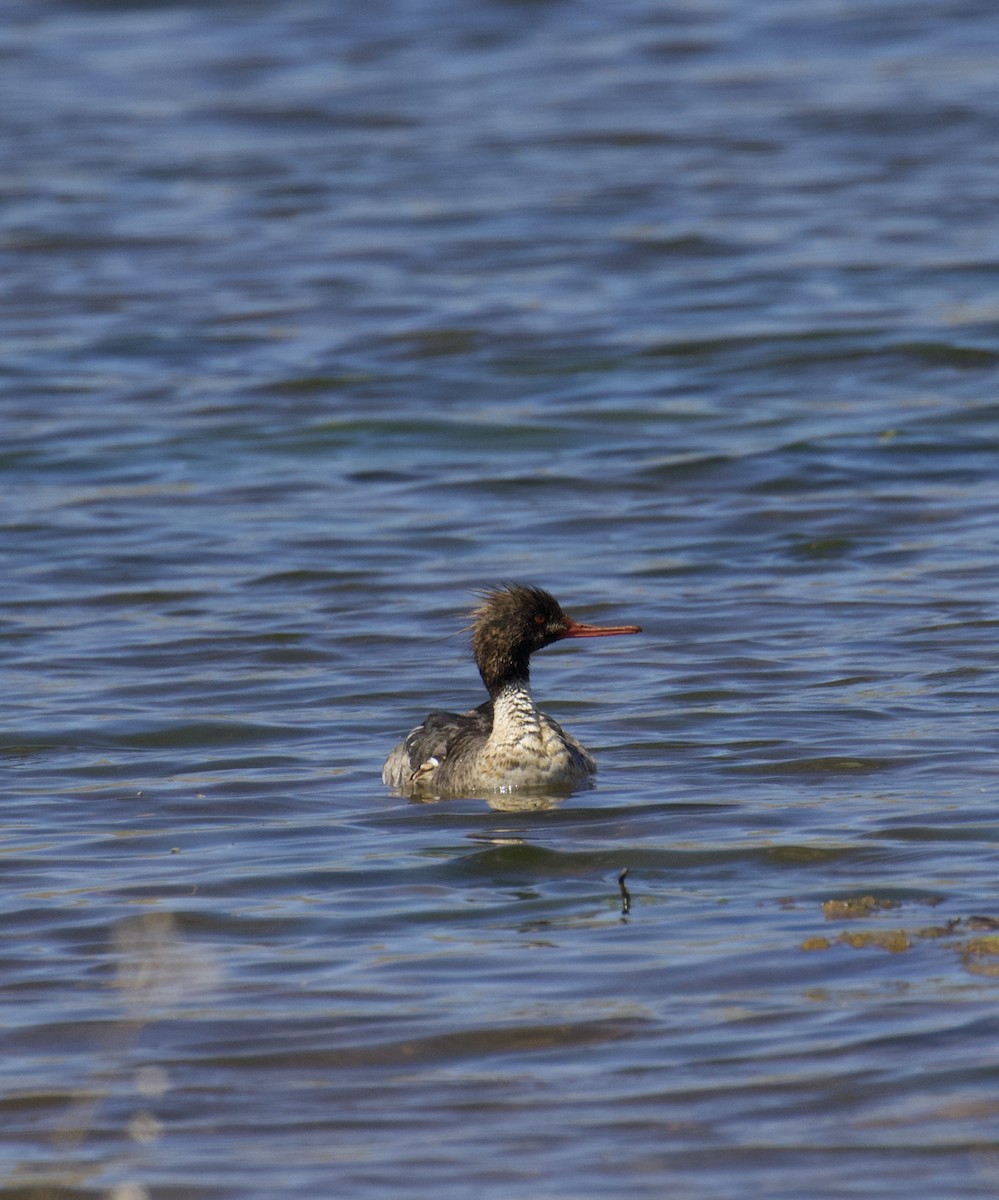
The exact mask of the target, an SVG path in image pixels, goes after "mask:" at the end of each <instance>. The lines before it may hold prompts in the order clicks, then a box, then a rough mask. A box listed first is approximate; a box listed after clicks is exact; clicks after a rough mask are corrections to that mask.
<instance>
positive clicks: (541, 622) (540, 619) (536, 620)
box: [534, 613, 545, 625]
mask: <svg viewBox="0 0 999 1200" xmlns="http://www.w3.org/2000/svg"><path fill="white" fill-rule="evenodd" d="M544 623H545V618H544V616H543V615H542V614H541V613H536V614H535V616H534V624H535V625H544Z"/></svg>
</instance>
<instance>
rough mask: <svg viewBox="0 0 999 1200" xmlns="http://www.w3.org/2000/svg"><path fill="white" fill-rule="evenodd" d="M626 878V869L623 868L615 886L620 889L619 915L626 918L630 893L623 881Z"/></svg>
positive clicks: (629, 909)
mask: <svg viewBox="0 0 999 1200" xmlns="http://www.w3.org/2000/svg"><path fill="white" fill-rule="evenodd" d="M627 878H628V868H627V867H625V868H624V870H623V871H622V872H621V874H620V875H618V877H617V886H618V887H619V888H620V889H621V915H622V916H623V917H626V916H627V915H628V913H629V912H631V892H629V891H628V889H627V887H626V886H625V882H624V881H625V880H626V879H627Z"/></svg>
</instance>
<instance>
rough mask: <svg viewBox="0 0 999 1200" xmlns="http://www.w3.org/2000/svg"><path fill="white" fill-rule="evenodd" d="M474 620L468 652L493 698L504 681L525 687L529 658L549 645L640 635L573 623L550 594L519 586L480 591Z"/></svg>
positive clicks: (623, 628) (627, 628)
mask: <svg viewBox="0 0 999 1200" xmlns="http://www.w3.org/2000/svg"><path fill="white" fill-rule="evenodd" d="M472 620H473V624H472V630H473V632H472V651H473V653H474V654H475V662H476V665H477V666H478V668H479V674H480V675H481V676H482V682H483V683H484V684H485V685H486V687H487V688H488V689H489V692H490V694H491V695H493V694H495V693H496V692H497V691H499V690H500V689H501V688H502V687H503V686H504V685H506V684H507V683H510V682H513V681H520V682H523V683H527V681H528V678H529V668H528V662H529V660H530V657H531V655H532V654H533V653H534V652H535V650H542V649H544V647H545V646H550V645H551V644H552V642H559V641H562V640H563V639H565V638H584V637H613V636H615V635H616V634H621V633H641V632H642V630H641V628H640V627H639V626H638V625H584V624H582V623H581V622H579V621H574V620H573V619H572V617H569V616H567V615H566V614H565V613H564V612H563V611H562V606H561V605H560V604H559V602H558V601H557V600H556V599H555V597H554V596H553V595H552V594H551V593H550V592H546V591H544V590H543V589H542V588H538V587H529V586H527V585H526V584H522V583H511V584H507V585H505V586H504V587H500V588H496V589H495V590H493V591H488V592H483V593H482V603H481V604H480V605H479V607H478V608H477V609H476V610H475V611H474V612H473V613H472Z"/></svg>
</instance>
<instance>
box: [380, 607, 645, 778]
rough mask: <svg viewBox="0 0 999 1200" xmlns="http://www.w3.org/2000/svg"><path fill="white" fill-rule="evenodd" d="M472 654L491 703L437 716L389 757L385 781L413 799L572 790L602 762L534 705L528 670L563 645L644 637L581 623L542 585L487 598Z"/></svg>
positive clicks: (624, 628)
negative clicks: (541, 654) (535, 657)
mask: <svg viewBox="0 0 999 1200" xmlns="http://www.w3.org/2000/svg"><path fill="white" fill-rule="evenodd" d="M472 618H473V624H472V650H473V652H474V654H475V664H476V666H477V667H478V668H479V674H480V675H481V676H482V682H483V683H484V684H485V685H486V689H487V691H488V692H489V699H488V700H487V701H486V702H485V704H480V705H479V707H478V708H473V709H472V710H471V711H470V712H467V713H463V714H459V713H449V712H434V713H431V714H430V716H428V717H427V718H426V720H425V721H424V722H423V724H422V725H418V726H417V727H416V728H415V729H414V730H413V732H412V733H411V734H410V735H409V737H408V738H406V740H405V741H403V742H400V743H399V745H398V746H396V748H395V749H394V750H393V751H392V753H391V754H390V755H389V756H388V759H387V760H386V762H385V767H384V769H383V770H382V780H383V781H384V782H385V783H386V784H387V785H388V786H389V787H391V788H394V789H395V790H396V791H398V792H402V793H403V794H404V795H407V796H425V795H426V796H474V795H478V794H480V793H482V792H507V791H511V790H514V789H516V788H524V787H528V788H536V787H553V788H557V789H563V788H566V787H572V786H573V785H575V784H577V783H580V782H582V781H583V780H584V779H587V778H589V776H590V775H592V774H593V773H594V771H596V769H597V764H596V763H595V762H594V761H593V759H592V758H591V757H590V755H589V754H588V753H587V752H586V751H585V750H584V749H583V747H582V746H581V745H580V744H579V742H577V741H576V739H575V738H574V737H570V736H569V734H567V733H564V732H563V730H562V729H561V728H560V727H559V726H558V725H557V724H556V723H555V722H554V721H553V720H552V719H551V717H549V716H547V715H546V714H545V713H543V712H539V711H538V710H537V709H536V708H535V707H534V700H533V699H532V698H531V687H530V673H529V667H528V663H529V660H530V657H531V655H532V654H533V653H534V651H535V650H541V649H543V648H544V647H545V646H550V645H551V644H552V642H558V641H561V640H562V639H563V638H589V637H612V636H613V635H615V634H619V633H641V632H642V631H641V629H640V628H639V626H637V625H582V624H580V622H579V621H574V620H573V619H572V617H567V616H566V615H565V613H564V612H563V611H562V609H561V607H560V605H559V602H558V601H557V600H556V599H555V597H554V596H552V595H550V594H549V593H548V592H545V591H542V589H541V588H536V587H527V586H525V585H524V584H510V585H508V586H506V587H501V588H497V589H496V590H495V591H491V592H485V593H484V594H483V597H482V603H481V604H480V605H479V607H478V608H477V609H476V610H475V612H474V613H473V614H472Z"/></svg>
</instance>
